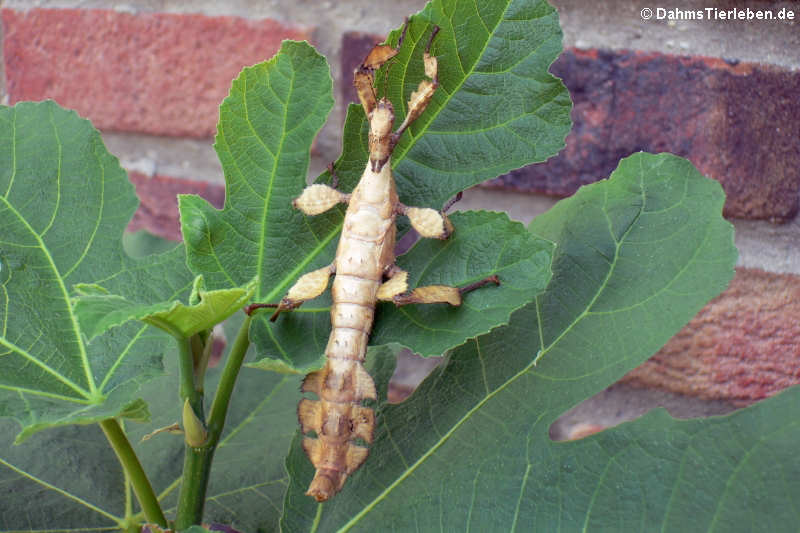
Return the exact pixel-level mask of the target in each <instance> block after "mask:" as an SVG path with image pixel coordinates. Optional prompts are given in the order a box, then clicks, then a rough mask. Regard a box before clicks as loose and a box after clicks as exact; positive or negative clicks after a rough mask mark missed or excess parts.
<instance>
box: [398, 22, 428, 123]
mask: <svg viewBox="0 0 800 533" xmlns="http://www.w3.org/2000/svg"><path fill="white" fill-rule="evenodd" d="M437 33H439V26H434V27H433V33H431V37H430V40H429V41H428V46H427V47H425V53H424V54H423V55H422V61H423V62H424V64H425V75H426V76H427V77H428V78H430V79H429V80H422V81H421V82H419V86H418V87H417V90H416V91H414V92H413V93H411V97H410V98H409V99H408V114H407V115H406V118H405V120H403V123H402V124H400V127H399V128H397V131H396V132H395V133H394V137H395V139H399V138H400V135H402V134H403V132H404V131H405V130H406V128H407V127H408V126H409V125H410V124H411V123H412V122H414V121H415V120H417V118H418V117H419V116H420V115H421V114H422V112H423V111H425V108H426V107H428V103H430V101H431V98H433V93H434V92H436V88H437V87H438V86H439V78H438V73H439V65H438V63H437V61H436V58H435V57H434V56H432V55H431V54H430V51H431V43H433V38H434V37H436V34H437Z"/></svg>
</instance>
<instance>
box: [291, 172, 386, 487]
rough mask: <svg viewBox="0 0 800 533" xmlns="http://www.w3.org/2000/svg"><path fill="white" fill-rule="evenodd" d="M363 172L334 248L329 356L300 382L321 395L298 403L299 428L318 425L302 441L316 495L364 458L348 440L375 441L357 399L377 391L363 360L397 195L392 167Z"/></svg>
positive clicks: (371, 419) (371, 420)
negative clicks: (334, 269) (312, 473)
mask: <svg viewBox="0 0 800 533" xmlns="http://www.w3.org/2000/svg"><path fill="white" fill-rule="evenodd" d="M387 166H388V165H387ZM387 170H388V169H387ZM367 174H369V176H367ZM365 178H366V179H362V181H361V183H360V184H359V186H358V187H357V188H356V190H355V191H353V195H352V198H351V201H350V206H349V208H348V210H347V214H346V215H345V220H344V227H343V229H342V235H341V237H340V239H339V248H338V250H337V253H336V262H335V266H336V277H335V278H334V281H333V287H332V289H331V292H332V297H333V305H332V307H331V326H332V328H331V334H330V337H329V339H328V345H327V347H326V349H325V355H326V356H327V361H326V363H325V367H324V368H322V369H321V370H319V371H317V372H314V373H312V374H309V375H308V376H307V377H306V379H305V381H304V382H303V390H304V391H309V392H314V393H315V394H317V396H319V400H318V401H315V400H309V399H304V400H303V401H302V402H301V403H300V405H299V407H298V415H299V418H300V423H301V425H302V429H303V432H304V433H307V432H309V431H312V430H313V431H315V432H316V433H317V438H316V439H313V438H310V437H307V438H305V439H304V440H303V448H304V449H305V451H306V453H307V454H308V456H309V458H310V459H311V462H312V463H313V464H314V467H315V468H316V470H317V471H316V474H315V475H314V479H313V480H312V482H311V485H310V486H309V489H308V492H307V494H309V495H311V496H313V497H314V498H316V499H317V500H318V501H324V500H327V499H328V498H330V497H331V496H332V495H333V494H335V493H336V492H338V491H339V490H340V489H341V487H342V486H343V485H344V482H345V480H346V479H347V476H348V475H349V474H351V473H352V472H353V471H355V470H356V469H357V468H358V467H359V466H360V465H361V463H363V462H364V460H366V458H367V454H368V450H367V448H365V447H363V446H359V445H357V444H355V443H354V442H353V441H354V440H355V439H361V440H363V441H364V442H366V443H369V442H372V434H373V430H374V425H375V415H374V413H373V411H372V409H370V408H368V407H363V406H362V405H361V402H362V401H363V400H365V399H372V400H374V399H376V397H377V396H376V393H375V384H374V383H373V381H372V378H371V377H370V375H369V373H367V371H366V369H365V368H364V366H363V361H364V357H365V355H366V352H367V344H368V342H369V333H370V330H371V329H372V321H373V318H374V311H375V303H376V300H377V292H378V287H380V284H381V281H382V276H383V271H384V268H385V266H386V265H387V264H389V265H390V264H392V263H393V262H394V254H393V248H394V231H395V229H394V214H393V212H394V203H393V202H396V201H397V200H396V196H395V193H394V183H393V181H392V179H391V174H390V173H389V172H385V173H384V172H381V173H375V174H373V173H370V172H366V173H365ZM370 178H372V179H370Z"/></svg>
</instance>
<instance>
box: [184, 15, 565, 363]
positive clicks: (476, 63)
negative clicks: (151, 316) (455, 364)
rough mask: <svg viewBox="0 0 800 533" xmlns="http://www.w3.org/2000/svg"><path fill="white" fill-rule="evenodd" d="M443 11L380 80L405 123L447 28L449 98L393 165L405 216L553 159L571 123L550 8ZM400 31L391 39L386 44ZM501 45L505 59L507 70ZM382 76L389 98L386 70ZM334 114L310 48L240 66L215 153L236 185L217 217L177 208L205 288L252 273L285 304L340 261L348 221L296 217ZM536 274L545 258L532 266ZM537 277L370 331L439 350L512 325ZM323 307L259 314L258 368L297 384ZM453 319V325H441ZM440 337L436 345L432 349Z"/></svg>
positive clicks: (323, 322) (356, 167) (269, 295)
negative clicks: (427, 324)
mask: <svg viewBox="0 0 800 533" xmlns="http://www.w3.org/2000/svg"><path fill="white" fill-rule="evenodd" d="M445 4H446V3H445V2H438V1H437V2H433V3H431V4H430V5H429V6H428V7H427V8H426V9H425V10H424V11H423V12H422V13H420V14H419V15H417V16H416V17H414V18H413V19H412V22H411V24H410V27H409V29H408V33H407V35H406V41H405V42H404V44H403V46H402V49H401V52H400V54H399V55H398V56H397V57H396V58H395V59H394V60H393V61H392V69H391V70H390V71H389V74H390V75H389V77H388V82H387V84H386V87H387V91H388V92H387V94H388V95H389V98H390V99H391V100H392V101H393V102H394V108H395V111H396V114H397V121H396V123H397V124H399V123H400V120H402V118H403V117H404V115H405V113H406V101H407V100H408V97H409V96H410V93H411V92H412V90H414V89H415V88H416V86H417V84H418V83H419V82H420V80H421V79H422V78H423V76H424V73H423V63H422V52H423V49H424V48H425V45H426V43H427V40H428V37H429V36H430V33H431V31H432V27H433V25H434V24H438V25H439V26H440V27H441V31H440V32H439V34H438V36H437V37H436V40H435V41H434V46H433V53H434V54H435V55H437V56H438V57H439V65H440V76H439V79H440V82H441V85H440V89H439V90H438V91H437V94H436V96H435V97H434V99H433V101H432V102H431V104H430V105H429V106H428V109H426V111H425V113H423V115H422V117H421V118H420V119H419V120H417V121H416V122H415V123H414V124H413V125H412V126H411V128H410V129H409V130H408V131H407V132H406V133H405V134H404V135H403V137H402V139H401V142H400V144H398V146H397V147H396V149H395V154H394V156H393V159H392V165H393V168H394V170H395V173H396V177H397V180H398V185H399V189H400V196H401V198H402V199H403V200H404V201H405V202H406V203H408V204H410V205H419V206H435V207H441V205H442V203H443V202H444V201H445V200H446V199H447V198H449V197H450V196H452V195H453V194H455V193H457V192H458V191H461V190H463V189H465V188H467V187H469V186H471V185H474V184H476V183H479V182H481V181H483V180H486V179H488V178H493V177H495V176H497V175H498V174H501V173H502V172H506V171H508V170H510V169H513V168H517V167H520V166H523V165H526V164H529V163H532V162H536V161H542V160H544V159H546V158H547V157H549V156H552V155H554V154H555V153H556V152H557V151H558V150H560V149H561V148H562V147H563V145H564V137H565V136H566V134H567V132H568V131H569V127H570V124H571V123H570V119H569V110H570V106H571V104H570V100H569V96H568V93H567V91H566V89H565V88H564V86H563V84H562V83H561V81H560V80H558V79H557V78H555V77H554V76H552V75H550V74H549V73H548V72H547V69H548V67H549V66H550V64H551V63H552V61H553V60H554V59H555V58H556V56H557V55H558V53H559V52H560V50H561V31H560V28H559V26H558V18H557V14H556V12H555V10H553V8H551V7H550V6H549V5H547V4H546V2H537V3H535V4H534V5H530V3H529V2H524V3H523V5H521V6H520V5H518V4H519V2H510V1H493V2H482V3H480V6H478V7H477V8H476V5H475V4H474V3H468V2H455V3H453V2H451V3H447V4H446V5H445ZM476 9H477V11H476ZM398 36H399V35H398V33H397V32H395V33H393V34H392V36H391V37H390V40H392V41H396V40H397V38H398ZM499 50H504V51H505V53H506V54H507V56H508V61H506V60H503V63H502V65H500V63H498V62H499V61H500V59H499V57H498V51H499ZM498 66H500V67H502V68H498ZM376 79H378V80H380V82H379V83H378V85H380V86H381V87H383V79H384V76H383V74H382V73H379V74H378V75H377V76H376ZM478 95H482V96H481V97H482V98H486V101H487V102H489V101H491V109H490V111H491V112H488V113H487V108H485V107H484V108H480V109H478V108H476V107H475V99H476V96H478ZM331 103H332V97H331V88H330V76H329V74H328V69H327V65H326V64H325V62H324V60H323V59H322V58H321V57H319V56H318V55H317V54H316V52H314V51H313V49H312V48H311V47H310V46H308V45H305V44H299V43H288V42H287V43H285V44H284V46H283V47H282V48H281V51H280V52H279V53H278V55H277V56H276V57H275V58H273V59H272V60H270V61H268V62H266V63H263V64H261V65H257V66H255V67H252V68H250V69H245V70H244V71H243V72H242V74H241V75H240V77H239V78H238V79H237V80H236V81H235V82H234V84H233V87H232V89H231V93H230V95H229V96H228V98H227V99H226V100H225V102H224V103H223V105H222V107H221V109H220V123H219V131H218V135H217V142H216V147H217V151H218V153H219V156H220V159H221V161H222V165H223V169H224V171H225V177H226V183H227V188H226V191H227V195H226V203H225V207H224V209H223V210H222V211H217V210H215V209H213V208H211V207H210V206H209V205H208V204H207V203H206V202H205V201H202V200H200V199H197V198H195V197H182V198H181V201H180V206H181V219H182V227H183V232H184V237H185V240H186V242H187V247H188V248H187V250H188V256H189V266H190V268H192V270H193V271H194V272H195V273H197V274H199V273H204V274H205V275H206V280H207V281H208V283H209V286H210V287H212V288H226V287H232V286H238V285H240V284H241V283H244V282H245V281H246V280H249V279H252V278H253V277H256V278H257V279H258V283H259V287H258V289H257V290H256V294H255V297H254V299H255V300H256V301H257V302H266V303H277V302H278V301H279V300H280V298H281V297H282V296H284V295H285V294H286V292H287V291H288V289H289V287H291V285H292V284H293V283H294V282H295V281H296V280H297V278H299V277H300V276H301V275H302V274H304V273H306V272H308V271H311V270H314V269H316V268H320V267H322V266H324V265H326V264H330V263H331V262H332V260H333V257H334V252H335V248H336V242H337V240H338V235H339V231H340V229H341V220H342V210H341V209H334V210H332V211H331V212H329V213H327V214H325V215H320V216H316V217H305V216H303V215H302V214H301V213H300V212H299V211H297V210H292V209H291V208H290V201H291V199H292V198H294V197H297V196H298V195H299V194H300V192H301V191H302V189H303V187H304V186H305V171H306V169H307V166H308V148H309V146H310V143H311V140H312V138H313V136H314V134H315V133H316V132H317V131H318V129H319V127H321V125H322V122H323V120H324V118H325V115H326V114H327V112H328V110H329V109H330V106H331ZM354 109H357V108H353V109H351V113H350V118H348V121H347V125H346V126H345V134H344V136H345V139H344V146H345V151H344V153H343V155H342V156H341V157H340V159H339V161H338V162H337V173H339V175H340V176H341V178H342V186H343V189H349V188H351V187H352V186H353V185H354V184H355V182H356V181H357V180H358V178H359V177H360V175H361V173H362V172H363V169H364V167H365V165H366V160H367V153H366V148H365V147H366V143H367V131H366V122H365V121H364V120H363V112H361V111H360V109H359V110H358V111H354ZM354 113H355V114H354ZM358 113H361V115H360V116H358ZM276 117H278V118H280V120H276ZM489 117H491V118H489ZM423 169H424V172H423ZM319 179H320V180H323V181H324V180H327V179H328V176H327V174H325V175H323V176H321V177H320V178H319ZM489 226H491V227H492V229H493V230H496V231H497V233H496V234H495V235H494V236H493V237H489V236H488V235H485V234H482V235H481V237H482V238H483V239H484V240H492V239H493V240H494V241H495V244H496V243H497V242H503V240H504V239H506V238H508V239H512V240H514V239H520V238H521V237H520V231H519V229H517V228H514V227H513V226H512V225H509V224H506V225H503V224H501V223H499V222H497V223H495V224H493V225H485V226H484V229H486V228H488V227H489ZM467 231H470V228H469V227H465V228H461V227H458V229H457V231H456V235H457V236H458V235H459V233H460V232H465V233H466V232H467ZM425 246H427V245H425ZM436 246H437V245H431V247H432V248H435V247H436ZM441 246H442V247H443V248H447V247H448V245H447V244H445V245H441ZM449 246H450V247H453V248H455V247H456V245H452V244H451V245H449ZM540 246H544V245H540ZM501 250H502V249H500V250H497V249H496V247H494V246H493V247H491V248H487V249H486V250H485V251H484V253H483V254H482V255H481V256H480V257H473V258H472V260H473V261H476V264H480V265H483V266H487V265H489V264H490V261H491V259H493V258H494V259H497V256H496V255H495V254H496V253H497V252H498V251H501ZM474 251H475V250H473V252H474ZM539 251H542V250H541V249H539V250H537V253H538V252H539ZM504 259H505V258H504ZM540 260H543V256H537V259H536V261H537V262H538V261H540ZM403 261H404V260H400V261H399V262H400V263H403ZM416 264H421V262H420V261H419V260H415V262H414V265H412V266H415V265H416ZM453 266H454V267H456V266H460V267H461V268H462V272H456V271H455V270H454V269H453V270H451V271H449V272H447V273H443V274H441V275H439V274H436V273H435V272H430V273H426V275H427V276H428V277H429V278H431V279H434V278H437V277H439V278H441V279H442V280H445V279H450V281H451V282H452V283H458V280H465V281H466V280H470V281H474V280H475V279H477V272H474V271H471V270H470V269H469V268H465V267H464V263H460V264H456V265H453ZM540 266H541V265H539V264H538V263H537V265H536V266H535V268H536V269H538V268H539V267H540ZM508 268H511V267H510V266H508ZM486 270H487V271H491V268H487V269H486ZM537 272H538V270H537ZM410 273H411V275H412V277H419V276H421V275H422V272H414V271H411V272H410ZM526 279H527V278H526ZM542 282H546V280H545V279H544V278H538V279H536V280H535V281H534V282H533V283H532V284H531V285H530V286H528V287H525V288H523V287H522V286H521V285H520V286H516V287H515V286H513V285H508V286H506V285H505V284H504V285H501V287H500V288H499V289H497V290H495V291H491V292H492V297H493V300H491V301H484V300H483V298H484V296H482V295H479V293H480V292H486V293H488V292H490V291H489V290H487V291H479V292H477V293H475V295H474V296H473V295H470V296H469V299H470V300H473V302H474V303H473V304H471V305H468V306H466V307H465V308H464V309H461V310H457V311H452V310H442V309H433V310H430V311H425V310H423V311H400V312H396V311H388V310H387V311H385V313H384V311H381V312H382V313H384V314H386V315H387V317H389V316H394V317H396V319H394V320H392V322H391V324H392V331H394V332H395V333H394V334H390V333H389V331H388V330H381V329H380V326H378V329H376V335H379V333H378V332H379V331H385V332H386V334H385V335H380V336H379V337H378V338H380V339H382V340H381V342H390V341H393V340H395V339H396V338H397V335H399V332H401V331H406V332H410V331H415V332H416V333H415V335H414V336H413V338H410V339H409V342H414V344H412V346H413V348H414V349H415V350H416V351H419V352H422V353H425V354H434V353H436V354H438V353H441V352H442V351H444V350H445V349H447V348H450V347H452V346H454V345H457V344H460V343H462V342H463V341H464V340H465V339H466V338H469V337H472V336H475V335H478V334H480V333H482V332H485V331H487V330H489V329H491V327H494V326H496V325H498V324H501V323H504V322H506V321H507V320H508V315H509V314H510V312H511V310H513V309H515V308H518V307H519V306H521V305H522V304H523V303H524V302H523V298H519V297H520V296H521V294H522V293H526V297H527V299H528V300H529V299H530V298H531V297H532V296H533V294H534V292H531V291H532V290H533V288H534V287H539V288H540V287H541V284H542ZM476 299H477V302H475V300H476ZM497 302H503V304H502V305H498V304H497ZM512 302H513V303H512ZM329 306H330V298H329V296H328V295H325V296H323V297H322V298H320V299H318V300H317V301H315V302H310V303H307V304H305V305H304V306H303V307H302V308H300V309H299V310H296V311H294V312H293V313H291V314H289V313H287V314H285V315H284V316H282V317H281V320H280V322H279V324H278V325H277V326H275V325H273V324H271V323H269V321H268V320H267V319H268V316H269V314H268V313H259V315H258V316H257V317H256V319H254V320H253V323H252V326H251V332H250V334H251V339H253V340H254V342H256V344H257V345H258V347H259V355H260V356H261V357H262V358H264V357H266V358H268V359H265V360H264V361H262V362H261V363H260V365H261V367H262V368H267V369H270V370H276V371H279V372H289V373H292V372H297V373H305V372H307V371H309V370H311V369H313V368H318V367H319V366H320V364H321V363H322V361H323V359H322V354H323V351H324V346H325V343H326V338H327V335H328V334H329V322H328V320H329V319H328V317H327V316H326V315H327V309H328V308H329ZM470 307H473V309H472V310H470V309H469V308H470ZM489 308H494V309H493V311H492V312H490V313H488V312H487V313H483V314H482V315H481V314H480V312H479V311H477V310H478V309H482V310H484V311H485V310H487V309H489ZM473 311H477V312H478V315H480V316H478V315H476V314H475V312H473ZM428 314H431V316H434V315H438V318H437V320H436V330H435V331H433V332H428V333H423V330H425V328H424V326H420V324H418V323H415V320H417V319H420V318H422V317H424V316H426V315H428ZM290 315H291V316H290ZM445 320H446V324H447V325H446V327H442V326H440V325H441V324H443V323H444V321H445ZM445 329H447V330H449V331H448V332H445V331H444V330H445ZM446 333H447V334H446ZM433 339H435V343H434V344H431V345H427V344H426V343H427V342H428V341H430V340H433ZM417 340H419V341H420V342H417Z"/></svg>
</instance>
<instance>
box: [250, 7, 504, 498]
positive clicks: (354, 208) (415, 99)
mask: <svg viewBox="0 0 800 533" xmlns="http://www.w3.org/2000/svg"><path fill="white" fill-rule="evenodd" d="M407 30H408V19H406V23H405V26H404V28H403V32H402V34H401V36H400V39H399V41H398V43H397V46H395V47H392V46H390V45H376V46H375V47H374V48H373V49H372V50H371V51H370V53H369V54H368V55H367V57H366V58H365V59H364V62H363V63H362V64H361V66H360V67H358V68H357V69H356V70H355V73H354V79H353V83H354V85H355V88H356V91H357V92H358V98H359V100H360V102H361V105H362V106H363V108H364V112H365V113H366V116H367V118H368V120H369V160H368V161H367V166H366V168H365V169H364V173H363V175H362V176H361V179H360V181H359V183H358V185H357V186H356V188H355V189H354V190H353V192H352V193H351V194H344V193H342V192H340V191H339V190H337V189H336V188H335V187H330V186H328V185H323V184H315V185H311V186H309V187H307V188H306V189H305V190H304V191H303V193H302V194H301V195H300V196H299V197H298V198H296V199H295V200H294V201H293V205H294V207H296V208H297V209H300V210H301V211H302V212H303V213H305V214H306V215H317V214H320V213H323V212H325V211H327V210H328V209H331V208H332V207H333V206H335V205H336V204H338V203H347V204H348V207H347V211H346V214H345V218H344V224H343V229H342V234H341V237H340V239H339V246H338V249H337V252H336V259H335V260H334V262H333V263H332V264H330V265H328V266H326V267H323V268H320V269H319V270H315V271H313V272H309V273H307V274H305V275H303V276H302V277H300V279H298V280H297V282H296V283H295V284H294V285H293V286H292V287H291V288H290V289H289V292H288V294H287V295H286V297H284V298H283V299H282V300H281V302H280V304H278V305H277V310H276V311H275V313H274V314H273V315H272V317H271V320H273V321H274V320H275V319H276V318H277V316H278V315H279V314H280V313H281V312H282V311H288V310H290V309H294V308H296V307H298V306H299V305H301V304H302V303H303V302H305V301H307V300H310V299H312V298H315V297H317V296H319V295H320V294H322V293H323V292H324V291H325V289H326V288H327V286H328V280H329V278H330V276H332V275H335V277H334V281H333V287H332V289H331V291H332V299H333V305H332V307H331V325H332V329H331V334H330V338H329V340H328V345H327V347H326V349H325V354H326V356H327V361H326V364H325V366H324V367H323V368H322V369H321V370H318V371H316V372H312V373H310V374H308V375H307V376H306V378H305V380H304V381H303V385H302V390H303V392H312V393H314V394H316V395H317V397H318V398H319V400H310V399H307V398H305V399H303V400H301V401H300V404H299V405H298V410H297V411H298V418H299V421H300V425H301V429H302V431H303V433H304V434H307V433H309V432H311V431H313V432H315V433H316V435H317V438H316V439H314V438H311V437H305V438H304V440H303V448H304V450H305V452H306V454H307V455H308V457H309V459H310V460H311V462H312V463H313V464H314V467H315V468H316V473H315V475H314V479H313V480H312V481H311V485H310V486H309V488H308V491H307V492H306V494H307V495H309V496H312V497H314V498H315V499H316V500H317V501H325V500H327V499H329V498H330V497H332V496H333V495H334V494H336V493H337V492H339V491H340V490H341V488H342V486H343V485H344V482H345V480H346V479H347V476H349V475H350V474H352V473H353V472H354V471H355V470H356V469H357V468H358V467H359V466H361V464H362V463H363V462H364V461H365V460H366V458H367V454H368V449H367V448H365V447H363V446H359V445H357V444H355V443H354V442H353V441H354V440H355V439H361V440H363V441H364V442H366V443H371V442H372V437H373V431H374V426H375V414H374V412H373V411H372V409H370V408H368V407H364V406H362V405H361V401H362V400H365V399H372V400H375V399H376V393H375V385H374V383H373V381H372V378H371V377H370V375H369V374H368V373H367V371H366V370H365V368H364V366H363V362H364V357H365V355H366V351H367V344H368V341H369V333H370V330H371V329H372V322H373V317H374V311H375V305H376V303H377V301H388V302H393V303H395V304H396V305H406V304H423V303H447V304H450V305H453V306H458V305H461V295H462V294H463V293H465V292H467V291H470V290H473V289H476V288H478V287H480V286H483V285H485V284H487V283H490V282H493V283H499V281H498V279H497V277H496V276H492V277H490V278H487V279H485V280H481V281H479V282H477V283H473V284H471V285H469V286H465V287H460V288H459V287H449V286H444V285H431V286H425V287H417V288H415V289H413V290H411V291H409V290H408V273H407V272H405V271H404V270H401V269H400V268H399V267H398V266H397V265H396V264H395V256H394V247H395V234H396V227H395V219H396V217H397V215H405V216H407V217H408V218H409V219H410V221H411V225H412V226H413V227H414V229H415V230H416V231H417V232H418V233H419V234H420V235H421V236H422V237H427V238H435V239H446V238H447V237H448V236H449V235H450V234H451V233H452V232H453V226H452V224H451V223H450V221H449V220H448V218H447V215H445V210H446V208H445V209H443V210H442V211H436V210H434V209H431V208H419V207H409V206H406V205H403V204H402V203H400V201H399V199H398V196H397V191H396V189H395V183H394V178H393V176H392V171H391V156H392V151H393V149H394V147H395V145H396V144H397V141H398V140H399V139H400V136H401V135H402V134H403V132H404V131H405V130H406V129H407V128H408V126H409V125H410V124H411V123H412V122H414V120H416V119H417V118H418V117H419V116H420V115H421V114H422V112H423V111H424V110H425V108H426V107H427V106H428V103H429V102H430V101H431V98H432V97H433V94H434V92H435V91H436V88H437V86H438V84H439V82H438V79H437V71H438V64H437V60H436V58H435V57H433V56H432V55H431V54H430V48H431V43H432V42H433V39H434V37H435V36H436V33H437V32H438V30H439V28H438V27H434V29H433V32H432V34H431V36H430V40H429V41H428V44H427V47H426V48H425V52H424V55H423V62H424V67H425V76H426V77H427V78H428V79H423V80H422V81H421V82H420V84H419V86H418V88H417V90H416V91H414V92H413V93H412V94H411V97H410V99H409V101H408V114H407V115H406V117H405V120H403V122H402V124H400V126H399V127H398V128H397V130H396V131H392V128H393V126H394V118H395V115H394V109H393V107H392V104H391V102H390V101H389V100H388V99H387V98H385V97H384V98H381V99H380V100H378V99H377V97H376V95H375V90H374V88H373V87H374V82H375V71H376V70H377V69H379V68H380V67H381V66H382V65H383V64H385V63H386V62H387V61H389V60H391V59H392V58H393V57H395V56H396V55H397V54H398V52H399V51H400V47H401V45H402V43H403V39H404V37H405V35H406V31H407ZM331 170H332V171H333V168H332V166H331ZM334 175H335V174H334ZM448 207H449V206H448ZM252 307H275V305H274V304H272V305H268V304H255V305H254V306H251V308H252Z"/></svg>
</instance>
